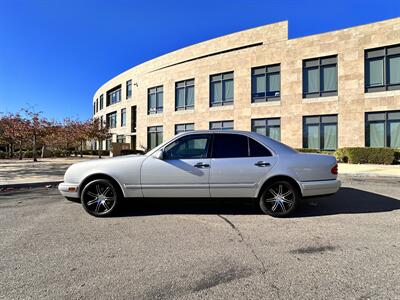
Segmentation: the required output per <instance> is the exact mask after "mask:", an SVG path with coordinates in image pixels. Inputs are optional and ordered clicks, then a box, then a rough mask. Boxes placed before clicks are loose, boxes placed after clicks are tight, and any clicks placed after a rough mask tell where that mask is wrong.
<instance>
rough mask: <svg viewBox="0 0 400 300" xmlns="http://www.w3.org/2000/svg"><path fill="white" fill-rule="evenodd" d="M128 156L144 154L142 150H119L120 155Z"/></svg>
mask: <svg viewBox="0 0 400 300" xmlns="http://www.w3.org/2000/svg"><path fill="white" fill-rule="evenodd" d="M129 154H144V152H143V151H142V150H132V149H123V150H121V155H129Z"/></svg>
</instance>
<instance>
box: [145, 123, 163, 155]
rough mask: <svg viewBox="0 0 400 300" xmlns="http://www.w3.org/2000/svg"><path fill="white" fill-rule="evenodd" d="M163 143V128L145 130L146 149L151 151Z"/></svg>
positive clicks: (156, 127)
mask: <svg viewBox="0 0 400 300" xmlns="http://www.w3.org/2000/svg"><path fill="white" fill-rule="evenodd" d="M162 141H163V127H162V126H152V127H148V128H147V149H148V150H150V149H153V148H154V147H157V146H158V145H160V144H161V143H162Z"/></svg>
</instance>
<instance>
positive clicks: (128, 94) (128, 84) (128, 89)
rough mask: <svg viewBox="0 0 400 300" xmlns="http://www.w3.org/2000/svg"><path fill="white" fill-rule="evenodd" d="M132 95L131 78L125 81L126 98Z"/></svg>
mask: <svg viewBox="0 0 400 300" xmlns="http://www.w3.org/2000/svg"><path fill="white" fill-rule="evenodd" d="M131 97H132V80H128V81H127V82H126V99H129V98H131Z"/></svg>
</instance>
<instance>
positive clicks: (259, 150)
mask: <svg viewBox="0 0 400 300" xmlns="http://www.w3.org/2000/svg"><path fill="white" fill-rule="evenodd" d="M249 148H250V156H251V157H259V156H271V155H272V154H271V152H270V151H269V150H268V149H267V148H265V147H264V146H263V145H261V144H260V143H259V142H256V141H255V140H253V139H250V138H249Z"/></svg>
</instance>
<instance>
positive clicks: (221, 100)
mask: <svg viewBox="0 0 400 300" xmlns="http://www.w3.org/2000/svg"><path fill="white" fill-rule="evenodd" d="M232 104H233V72H228V73H223V74H215V75H211V76H210V106H220V105H232Z"/></svg>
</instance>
